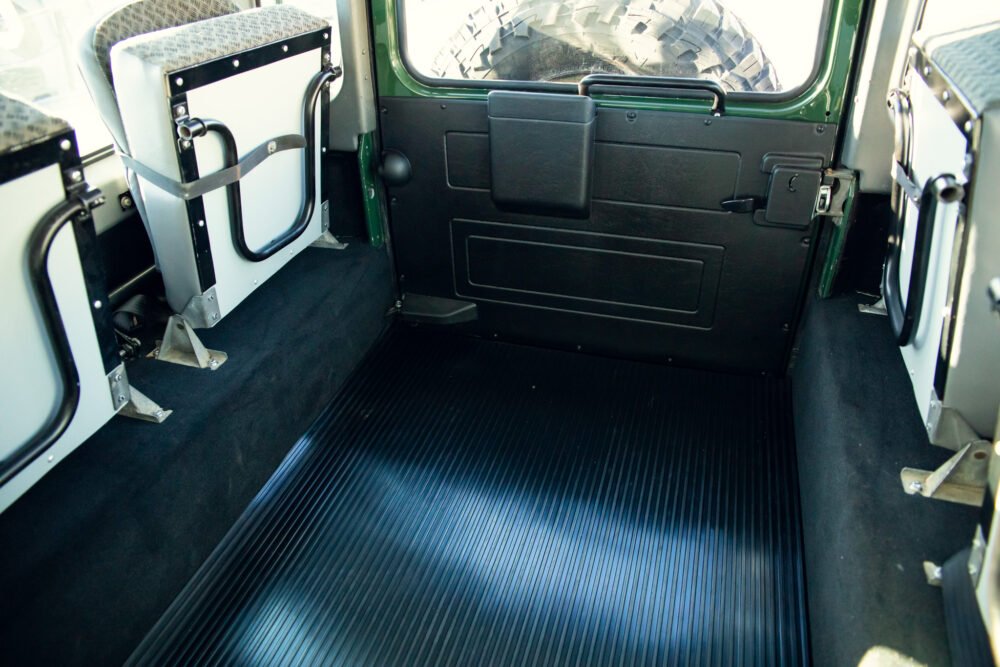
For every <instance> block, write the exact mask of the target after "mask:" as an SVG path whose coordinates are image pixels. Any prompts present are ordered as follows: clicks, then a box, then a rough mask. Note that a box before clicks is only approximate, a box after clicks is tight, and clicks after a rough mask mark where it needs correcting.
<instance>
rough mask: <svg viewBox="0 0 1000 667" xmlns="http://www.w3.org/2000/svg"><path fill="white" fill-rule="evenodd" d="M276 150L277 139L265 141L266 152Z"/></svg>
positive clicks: (269, 152)
mask: <svg viewBox="0 0 1000 667" xmlns="http://www.w3.org/2000/svg"><path fill="white" fill-rule="evenodd" d="M276 150H278V142H277V141H269V142H267V152H268V154H271V153H274V152H275V151H276Z"/></svg>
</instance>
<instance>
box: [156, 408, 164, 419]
mask: <svg viewBox="0 0 1000 667" xmlns="http://www.w3.org/2000/svg"><path fill="white" fill-rule="evenodd" d="M156 418H157V419H163V410H157V411H156Z"/></svg>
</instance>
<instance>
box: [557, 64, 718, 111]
mask: <svg viewBox="0 0 1000 667" xmlns="http://www.w3.org/2000/svg"><path fill="white" fill-rule="evenodd" d="M594 86H609V87H614V88H626V89H628V88H656V89H665V90H672V91H691V90H693V91H698V92H702V93H708V94H710V95H712V96H713V97H714V99H715V101H714V102H713V103H712V107H711V109H710V111H711V112H712V113H713V114H714V115H716V116H721V115H722V114H724V113H725V112H726V91H725V89H724V88H723V87H722V84H720V83H719V82H718V81H712V80H710V79H690V78H683V77H677V76H622V75H620V74H588V75H587V76H585V77H583V78H582V79H580V81H579V82H578V83H577V93H578V94H580V95H590V94H591V92H590V89H591V88H593V87H594ZM626 94H629V93H627V92H626Z"/></svg>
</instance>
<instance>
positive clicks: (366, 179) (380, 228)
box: [358, 132, 386, 248]
mask: <svg viewBox="0 0 1000 667" xmlns="http://www.w3.org/2000/svg"><path fill="white" fill-rule="evenodd" d="M358 170H359V171H360V172H361V200H362V201H363V202H364V206H365V223H366V225H367V227H368V241H369V243H371V244H372V246H374V247H376V248H380V247H382V244H383V243H384V242H385V231H384V230H385V224H386V220H385V212H384V211H383V207H382V193H381V188H382V184H381V179H379V177H378V162H377V161H376V159H375V133H374V132H369V133H368V134H362V135H361V136H360V137H359V138H358Z"/></svg>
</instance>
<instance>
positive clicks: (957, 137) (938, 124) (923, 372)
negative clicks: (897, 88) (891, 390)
mask: <svg viewBox="0 0 1000 667" xmlns="http://www.w3.org/2000/svg"><path fill="white" fill-rule="evenodd" d="M910 79H911V80H910V84H909V91H910V103H911V105H912V108H913V158H912V164H911V169H912V176H913V180H914V182H915V183H916V184H917V186H918V187H920V188H923V186H924V184H925V183H926V182H927V181H928V180H930V179H933V178H935V177H937V176H940V175H942V174H951V175H953V176H955V177H956V178H957V179H958V180H959V182H964V181H965V177H964V176H963V170H964V168H965V153H966V140H965V137H964V136H963V134H962V132H961V131H960V130H959V129H958V128H957V127H956V126H955V123H954V122H953V121H952V120H951V118H950V117H949V116H948V114H947V112H946V111H945V110H944V108H943V107H942V106H941V105H940V104H939V103H938V102H937V100H936V99H935V98H934V94H933V92H932V91H931V90H930V89H929V88H928V87H927V85H926V84H925V83H924V81H923V79H921V78H920V77H919V76H918V75H915V74H914V75H912V76H911V77H910ZM906 206H907V208H908V210H907V213H906V215H907V225H906V229H905V231H904V233H903V249H902V254H901V261H900V272H899V274H900V275H899V281H900V288H901V290H900V291H901V294H902V295H903V298H904V300H905V299H906V298H907V291H908V286H909V282H910V269H911V267H912V261H913V242H914V237H915V235H916V230H917V226H918V225H917V215H918V204H917V203H914V202H913V201H909V200H908V201H907V202H906ZM937 211H938V213H937V219H936V220H935V223H934V235H933V241H932V251H931V260H930V268H929V271H928V275H927V286H926V288H925V292H924V303H923V308H922V310H921V316H920V322H919V326H918V327H917V330H916V333H915V336H914V339H913V343H912V344H910V345H908V346H906V347H904V348H902V353H903V361H904V362H906V368H907V370H908V371H909V373H910V380H911V382H912V384H913V393H914V396H915V397H916V400H917V405H918V407H919V408H920V416H921V417H922V418H923V420H924V423H925V424H928V427H930V426H931V405H932V402H933V400H934V399H935V398H936V397H935V396H934V374H935V372H936V370H937V361H938V351H939V349H940V345H941V332H942V327H943V325H944V323H945V318H946V316H947V312H946V305H947V301H948V288H949V282H950V280H949V279H950V272H951V266H952V251H953V248H954V240H955V227H956V223H957V221H958V212H959V204H958V203H957V202H956V203H951V204H942V205H939V206H938V209H937Z"/></svg>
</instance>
